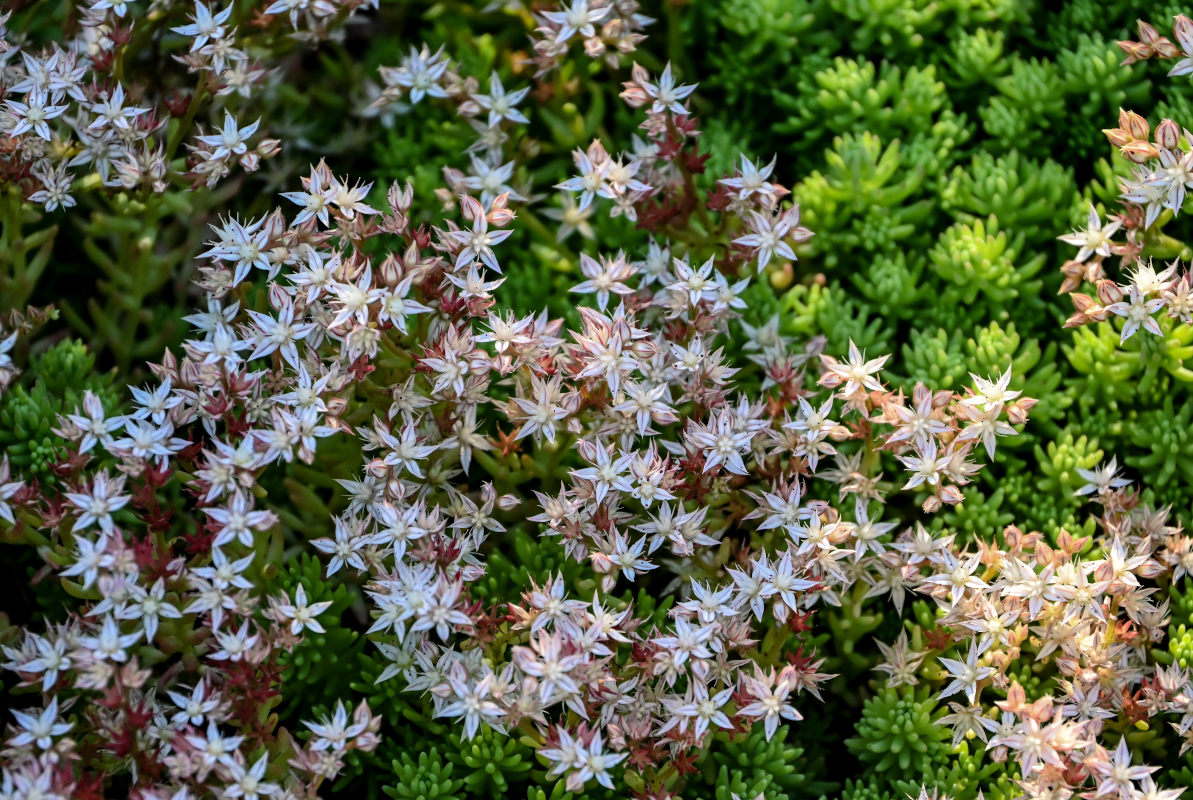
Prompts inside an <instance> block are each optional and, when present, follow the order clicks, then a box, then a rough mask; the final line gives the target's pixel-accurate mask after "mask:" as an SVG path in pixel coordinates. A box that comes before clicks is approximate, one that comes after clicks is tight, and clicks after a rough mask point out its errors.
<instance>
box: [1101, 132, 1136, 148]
mask: <svg viewBox="0 0 1193 800" xmlns="http://www.w3.org/2000/svg"><path fill="white" fill-rule="evenodd" d="M1102 133H1104V134H1105V135H1106V138H1107V139H1108V140H1109V141H1110V143H1111V144H1112V145H1114V146H1115V147H1120V148H1121V147H1125V146H1126V145H1128V144H1130V143H1131V142H1132V141H1133V140H1132V138H1131V134H1130V133H1128V132H1127V131H1125V130H1123V129H1122V128H1103V129H1102Z"/></svg>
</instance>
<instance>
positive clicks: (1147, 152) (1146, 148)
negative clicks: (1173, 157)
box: [1119, 140, 1160, 164]
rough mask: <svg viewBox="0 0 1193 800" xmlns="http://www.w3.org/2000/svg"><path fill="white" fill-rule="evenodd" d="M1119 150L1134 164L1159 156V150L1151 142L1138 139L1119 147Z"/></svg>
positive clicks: (1143, 162) (1144, 162)
mask: <svg viewBox="0 0 1193 800" xmlns="http://www.w3.org/2000/svg"><path fill="white" fill-rule="evenodd" d="M1119 151H1120V152H1121V153H1122V154H1123V155H1124V156H1125V157H1126V158H1127V159H1128V160H1129V161H1133V162H1135V163H1136V164H1146V163H1147V162H1148V161H1151V160H1152V159H1154V158H1159V157H1160V151H1159V149H1157V147H1156V146H1155V145H1154V144H1152V143H1151V142H1147V141H1143V140H1139V141H1134V142H1131V143H1130V144H1128V145H1125V146H1124V147H1121V148H1119Z"/></svg>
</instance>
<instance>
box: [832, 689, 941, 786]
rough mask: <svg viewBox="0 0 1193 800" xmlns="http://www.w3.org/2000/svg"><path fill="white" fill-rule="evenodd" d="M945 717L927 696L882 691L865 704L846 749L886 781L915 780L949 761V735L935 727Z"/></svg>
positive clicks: (905, 690) (846, 741)
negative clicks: (940, 718)
mask: <svg viewBox="0 0 1193 800" xmlns="http://www.w3.org/2000/svg"><path fill="white" fill-rule="evenodd" d="M942 714H943V712H941V711H938V710H936V701H935V700H933V699H929V698H927V697H926V696H917V694H916V693H914V692H912V691H910V690H908V689H903V690H899V691H897V690H895V689H883V690H882V691H881V692H879V693H878V694H876V695H874V696H873V697H871V698H870V699H869V700H867V701H866V704H865V707H864V708H863V709H862V717H861V719H860V720H859V721H858V723H857V726H856V727H855V728H854V733H855V735H854V737H853V738H852V739H846V740H845V745H846V747H848V748H849V752H851V753H853V754H854V755H856V756H857V757H858V758H859V759H860V760H861V761H862V762H863V763H864V764H867V765H869V766H870V768H871V769H873V770H874V771H875V772H876V773H879V774H880V775H883V777H884V779H888V780H891V779H909V780H916V779H917V778H918V777H919V776H923V775H927V774H929V772H931V771H934V770H935V769H936V767H937V766H939V765H942V764H943V763H945V761H946V760H947V758H948V747H947V746H946V741H947V740H948V738H949V734H948V731H947V729H945V728H944V727H942V726H940V725H937V724H936V720H937V719H938V718H939V717H940V716H941V715H942ZM886 773H890V774H889V775H887V774H886Z"/></svg>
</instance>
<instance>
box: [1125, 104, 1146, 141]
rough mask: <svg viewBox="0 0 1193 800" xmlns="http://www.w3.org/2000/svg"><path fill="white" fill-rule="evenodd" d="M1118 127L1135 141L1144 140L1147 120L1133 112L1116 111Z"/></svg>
mask: <svg viewBox="0 0 1193 800" xmlns="http://www.w3.org/2000/svg"><path fill="white" fill-rule="evenodd" d="M1118 126H1119V127H1120V128H1123V129H1125V130H1126V131H1127V133H1129V134H1131V136H1132V137H1133V138H1135V139H1146V138H1147V134H1148V130H1149V126H1148V124H1147V120H1146V119H1144V118H1143V117H1141V116H1139V115H1138V114H1136V113H1135V112H1134V111H1124V110H1123V109H1121V108H1120V109H1119V110H1118Z"/></svg>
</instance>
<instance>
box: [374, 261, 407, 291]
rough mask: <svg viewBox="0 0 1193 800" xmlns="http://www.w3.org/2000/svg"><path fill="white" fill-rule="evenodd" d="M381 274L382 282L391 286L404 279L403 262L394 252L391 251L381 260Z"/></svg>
mask: <svg viewBox="0 0 1193 800" xmlns="http://www.w3.org/2000/svg"><path fill="white" fill-rule="evenodd" d="M378 272H379V273H380V275H381V282H382V283H383V284H385V285H386V286H389V287H394V286H397V285H398V281H400V280H402V264H401V262H400V261H398V259H397V258H394V254H393V253H390V254H389V255H387V256H386V257H385V260H384V261H382V262H381V267H380V269H379V270H378Z"/></svg>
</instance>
